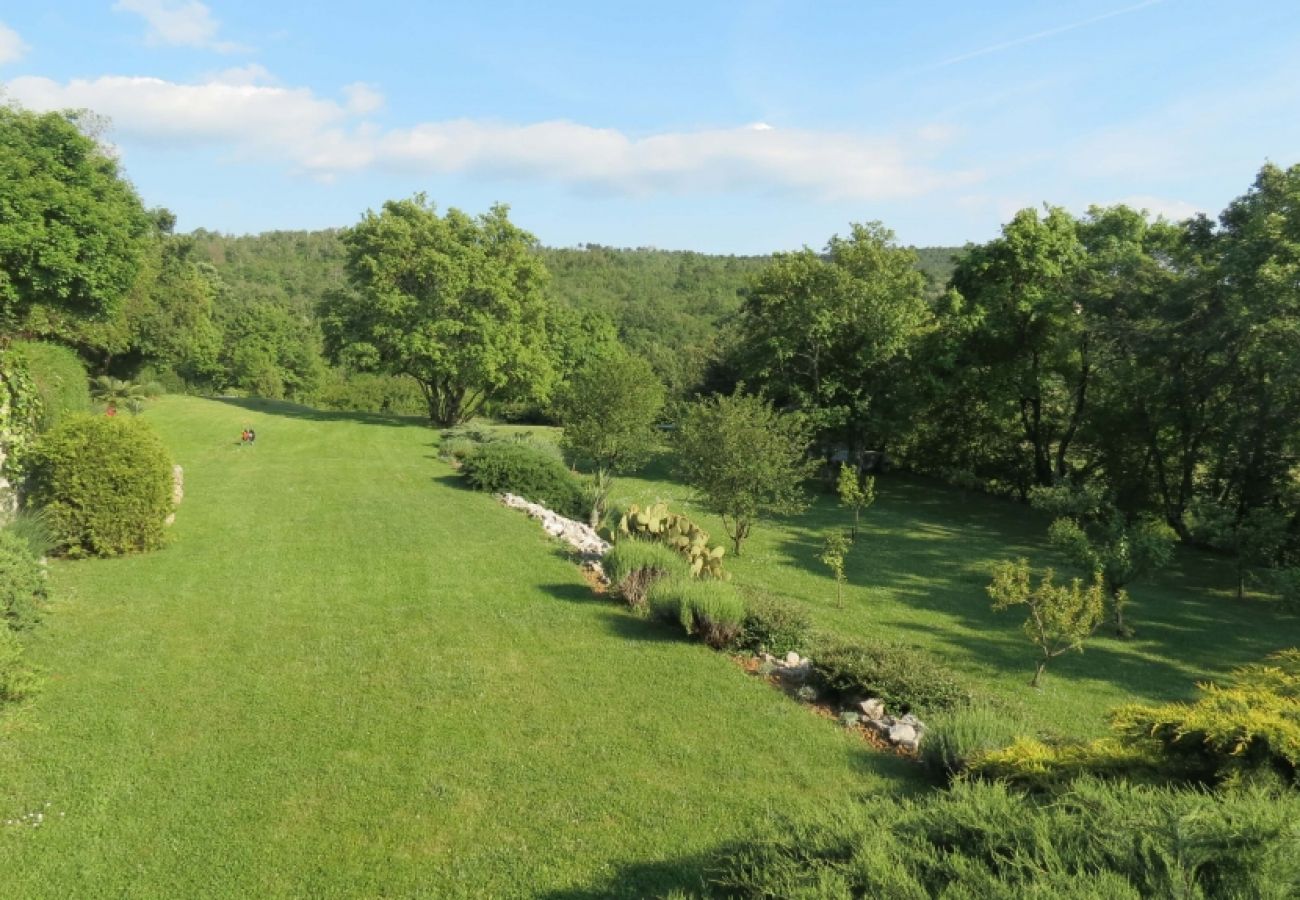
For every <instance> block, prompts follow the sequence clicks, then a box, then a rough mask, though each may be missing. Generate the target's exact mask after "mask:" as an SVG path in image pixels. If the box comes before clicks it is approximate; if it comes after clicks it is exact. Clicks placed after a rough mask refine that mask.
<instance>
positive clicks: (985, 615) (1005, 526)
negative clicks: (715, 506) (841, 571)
mask: <svg viewBox="0 0 1300 900" xmlns="http://www.w3.org/2000/svg"><path fill="white" fill-rule="evenodd" d="M657 469H658V470H659V471H658V472H657V473H656V472H655V471H654V469H652V471H651V472H650V473H648V474H647V477H644V478H641V479H631V478H628V479H621V480H620V481H619V482H618V483H617V484H616V486H615V490H614V497H613V501H614V502H615V503H616V504H623V505H625V504H627V503H633V502H636V503H643V504H644V503H647V502H654V501H656V500H666V501H669V502H670V503H671V504H672V505H673V506H674V508H678V509H681V510H682V511H689V512H690V513H691V515H692V517H694V518H696V519H697V520H699V521H700V522H701V524H702V525H704V527H706V528H708V529H709V530H710V531H711V532H712V533H713V534H715V535H716V536H717V537H719V538H722V537H723V535H724V531H723V528H722V525H721V522H720V521H719V520H718V519H716V518H715V517H712V516H709V515H708V514H706V513H703V512H701V511H699V510H698V509H696V508H694V507H693V504H692V503H691V491H690V490H689V489H688V488H686V487H684V486H682V485H680V484H676V483H674V482H673V481H671V480H670V479H669V478H668V477H666V475H665V473H664V471H663V463H662V461H661V462H660V463H659V464H658V466H657ZM876 493H877V500H876V502H875V504H874V505H873V506H872V507H870V508H869V509H868V510H867V511H866V512H865V513H864V514H863V530H862V533H861V534H860V536H859V539H858V542H857V544H856V545H855V546H854V547H853V548H852V550H851V551H850V553H849V556H848V558H847V560H846V566H845V572H846V575H847V578H848V582H849V584H848V587H847V588H846V590H845V599H844V605H843V608H840V607H837V605H836V603H835V582H834V580H833V579H832V577H831V575H830V573H829V571H828V570H827V568H826V567H825V566H824V565H823V564H821V563H820V562H818V561H817V555H818V553H819V552H820V550H821V546H822V536H823V535H824V534H825V533H826V532H827V531H828V530H830V529H834V528H839V529H844V530H847V529H848V527H849V526H850V525H851V523H852V513H851V512H850V511H848V510H846V509H844V508H842V507H840V506H839V505H838V502H837V501H836V499H835V498H834V497H833V496H829V495H821V496H818V497H817V498H816V501H815V503H814V504H813V506H812V508H811V509H809V510H808V511H807V512H805V513H803V514H802V515H799V516H796V517H791V518H789V519H784V520H782V521H779V522H776V523H770V522H769V523H762V524H760V525H759V526H758V527H757V528H756V529H755V531H754V534H753V537H752V538H751V539H750V540H749V541H748V542H747V543H746V545H745V547H744V550H743V556H742V557H741V558H740V559H734V558H732V557H730V556H728V557H727V560H726V562H727V566H728V569H729V570H730V571H732V572H733V574H734V577H735V579H736V580H737V582H738V583H740V584H742V585H754V586H758V587H762V588H764V589H766V590H769V591H771V592H774V593H778V594H784V595H786V596H788V597H793V598H796V599H798V600H800V601H802V602H803V603H805V604H806V605H807V606H808V608H809V610H810V612H811V613H812V616H813V619H814V621H815V622H816V623H817V624H818V625H820V626H822V627H824V628H827V629H830V630H833V631H836V632H838V633H841V634H844V635H869V636H874V637H879V638H884V639H886V640H894V641H899V642H902V643H907V644H912V645H915V646H920V647H926V648H928V649H930V650H933V651H935V652H936V653H938V654H939V655H940V656H941V657H942V658H943V659H945V660H946V661H947V662H948V663H949V664H950V665H952V666H953V667H954V668H955V669H957V670H959V671H961V672H964V673H965V674H966V676H967V677H968V679H969V680H970V682H971V683H972V684H974V685H975V686H977V687H978V688H979V689H980V690H981V691H983V692H985V693H988V694H991V695H993V696H995V697H997V698H1000V699H1001V700H1002V701H1003V703H1004V705H1005V706H1006V707H1007V708H1008V709H1009V710H1010V712H1011V714H1013V715H1015V716H1016V717H1017V718H1018V719H1019V720H1020V721H1021V722H1023V723H1024V725H1025V727H1026V729H1027V730H1030V731H1039V732H1043V733H1048V734H1056V735H1064V736H1078V737H1083V736H1092V735H1099V734H1102V733H1105V732H1106V730H1107V728H1106V721H1105V713H1106V711H1107V710H1109V709H1110V708H1112V707H1114V706H1117V705H1119V704H1122V703H1128V702H1134V701H1147V700H1150V701H1165V700H1181V699H1187V698H1190V697H1192V696H1193V695H1194V683H1195V682H1196V681H1198V680H1203V679H1206V678H1212V677H1214V676H1216V675H1221V674H1223V673H1226V672H1228V671H1229V670H1230V669H1232V668H1234V667H1236V666H1239V665H1242V664H1244V663H1247V662H1254V661H1257V660H1259V659H1260V658H1261V657H1263V656H1264V655H1265V654H1267V653H1270V652H1272V651H1274V650H1278V649H1282V648H1284V647H1294V646H1300V620H1297V618H1296V617H1294V616H1284V615H1282V614H1280V613H1279V612H1278V611H1277V609H1276V608H1272V607H1271V605H1270V604H1268V603H1264V602H1261V598H1254V599H1248V600H1247V601H1246V602H1237V601H1236V599H1235V596H1234V594H1233V590H1234V588H1233V584H1232V575H1231V566H1230V563H1229V562H1228V561H1227V560H1224V559H1220V558H1217V557H1214V556H1210V555H1207V554H1204V553H1200V552H1195V551H1180V552H1179V553H1178V555H1177V556H1176V558H1175V561H1174V564H1173V565H1171V566H1170V567H1169V568H1168V569H1167V570H1165V571H1163V572H1160V573H1157V575H1156V576H1155V577H1154V578H1151V579H1149V580H1143V581H1139V582H1138V583H1136V584H1134V585H1132V586H1130V589H1129V590H1130V593H1131V594H1132V598H1133V602H1132V605H1131V606H1130V608H1129V611H1128V613H1127V617H1128V618H1129V619H1130V621H1131V622H1132V624H1133V625H1134V626H1135V627H1136V629H1137V635H1136V637H1135V638H1133V639H1131V640H1120V639H1117V638H1115V637H1113V636H1111V634H1112V632H1110V631H1108V630H1105V629H1104V626H1103V630H1102V631H1101V632H1099V633H1098V635H1097V636H1095V637H1094V638H1093V639H1092V640H1091V641H1089V642H1088V644H1087V647H1086V649H1085V651H1084V652H1083V653H1082V654H1077V653H1071V654H1067V655H1065V656H1062V657H1059V658H1057V659H1055V660H1053V661H1052V663H1051V664H1050V666H1049V667H1048V670H1047V674H1046V676H1045V677H1044V681H1043V687H1042V689H1041V690H1037V691H1035V690H1032V689H1030V688H1029V687H1027V683H1028V681H1029V678H1030V676H1031V675H1032V674H1033V663H1034V650H1033V648H1032V646H1031V645H1030V644H1029V642H1028V640H1027V639H1026V638H1025V636H1024V634H1023V632H1022V631H1021V624H1022V623H1023V621H1024V611H1023V610H1019V611H1007V612H1004V613H994V612H993V611H992V610H991V609H990V601H989V598H988V595H987V593H985V587H986V586H987V585H988V583H989V580H990V577H991V572H992V567H993V564H994V563H995V562H997V561H998V560H1000V559H1006V558H1011V557H1015V556H1027V557H1028V558H1029V559H1030V561H1031V562H1032V563H1033V564H1034V565H1036V566H1054V567H1055V568H1056V569H1057V571H1058V579H1057V580H1058V582H1060V581H1061V580H1063V579H1064V578H1065V577H1068V576H1071V575H1075V574H1080V573H1076V572H1072V571H1071V570H1070V567H1069V565H1068V563H1067V562H1066V561H1065V560H1064V559H1063V558H1061V557H1060V556H1058V555H1057V554H1056V553H1055V552H1054V551H1053V550H1052V549H1051V548H1050V547H1049V546H1048V544H1047V540H1046V532H1047V527H1048V525H1049V523H1050V521H1049V519H1048V518H1046V517H1044V516H1043V515H1041V514H1039V513H1037V512H1036V511H1034V510H1031V509H1028V508H1026V507H1024V506H1022V505H1019V504H1015V503H1011V502H1009V501H1003V500H998V499H994V498H989V497H985V496H982V495H978V494H971V493H966V492H963V491H960V490H956V489H953V488H948V487H945V486H943V485H940V484H936V483H934V482H932V481H928V480H923V479H915V478H909V477H907V476H905V475H900V474H889V475H885V476H883V477H881V478H878V479H877V484H876Z"/></svg>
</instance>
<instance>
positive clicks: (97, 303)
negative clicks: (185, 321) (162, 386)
mask: <svg viewBox="0 0 1300 900" xmlns="http://www.w3.org/2000/svg"><path fill="white" fill-rule="evenodd" d="M85 121H86V117H85V116H84V115H82V114H77V113H44V114H38V113H34V112H28V111H26V110H22V109H19V108H16V107H13V106H0V334H13V333H15V332H18V331H23V332H29V333H40V334H47V335H49V336H54V337H57V336H59V335H57V334H51V331H52V326H53V325H54V324H57V323H58V322H61V321H64V320H66V319H69V318H71V319H73V320H81V319H90V320H94V319H104V318H107V317H109V316H110V315H111V314H112V313H113V312H114V311H115V310H116V309H117V308H118V306H119V305H120V303H121V302H122V299H123V298H124V297H125V296H126V295H127V293H128V292H129V291H130V290H131V288H132V286H133V285H134V284H135V281H136V276H137V274H138V272H139V270H140V266H141V261H142V256H143V254H144V252H145V247H146V241H147V239H148V236H149V234H150V233H151V230H152V228H153V222H152V220H151V219H150V218H149V216H148V214H147V213H146V212H145V210H144V207H143V206H142V205H141V203H140V198H139V197H138V196H137V195H136V193H135V190H134V189H133V188H132V187H131V185H130V184H129V183H128V182H127V181H126V180H125V179H124V178H123V177H122V175H121V173H120V172H119V171H118V166H117V162H116V161H115V160H114V159H113V158H112V157H110V156H108V155H107V154H106V153H105V152H104V151H103V149H102V148H101V147H100V145H99V144H98V143H97V142H96V141H95V140H94V139H93V138H92V137H90V136H89V135H87V134H86V133H84V132H83V130H82V127H81V126H82V124H83V122H85ZM47 326H51V327H47Z"/></svg>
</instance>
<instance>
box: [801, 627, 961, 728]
mask: <svg viewBox="0 0 1300 900" xmlns="http://www.w3.org/2000/svg"><path fill="white" fill-rule="evenodd" d="M809 655H810V656H811V657H812V665H813V674H814V675H815V676H816V677H817V679H818V680H819V681H820V682H821V683H822V685H824V686H825V687H826V688H828V689H829V690H831V691H832V692H834V693H836V694H838V695H839V696H840V697H842V698H845V699H856V698H863V697H879V698H880V699H881V700H884V701H885V704H886V705H887V706H888V707H889V709H890V710H891V711H899V712H907V711H909V710H910V711H916V710H925V711H931V712H932V711H935V710H940V709H950V708H952V707H955V706H960V705H961V704H963V703H965V702H967V701H968V700H969V699H970V693H969V691H967V689H966V688H965V687H964V686H963V685H962V683H961V682H960V681H959V680H958V678H957V676H956V675H954V674H953V673H952V671H950V670H949V669H948V668H947V667H946V666H944V665H943V663H941V662H939V660H938V658H936V657H935V656H933V655H932V654H930V653H928V652H926V651H924V650H920V649H918V648H914V647H904V646H901V645H899V644H888V643H882V642H877V641H848V640H843V639H841V638H836V637H823V638H822V639H821V640H819V641H818V642H817V645H816V646H815V647H814V648H813V649H812V650H811V652H810V654H809Z"/></svg>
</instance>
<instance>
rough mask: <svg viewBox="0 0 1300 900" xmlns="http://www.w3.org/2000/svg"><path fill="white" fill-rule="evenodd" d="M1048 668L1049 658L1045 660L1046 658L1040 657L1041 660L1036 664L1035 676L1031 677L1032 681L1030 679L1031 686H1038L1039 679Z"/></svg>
mask: <svg viewBox="0 0 1300 900" xmlns="http://www.w3.org/2000/svg"><path fill="white" fill-rule="evenodd" d="M1046 668H1047V660H1045V659H1040V660H1039V661H1038V662H1037V663H1036V664H1035V665H1034V677H1033V678H1032V679H1030V681H1029V686H1030V687H1033V688H1036V687H1038V680H1039V679H1040V678H1042V677H1043V671H1044V670H1045V669H1046Z"/></svg>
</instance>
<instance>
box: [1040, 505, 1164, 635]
mask: <svg viewBox="0 0 1300 900" xmlns="http://www.w3.org/2000/svg"><path fill="white" fill-rule="evenodd" d="M1030 496H1031V500H1032V502H1033V503H1034V505H1035V506H1037V507H1039V508H1040V509H1045V510H1047V511H1049V512H1053V513H1056V514H1057V515H1058V516H1060V518H1057V519H1056V520H1055V521H1054V522H1053V523H1052V525H1051V528H1049V529H1048V539H1049V540H1050V541H1051V542H1052V545H1053V546H1054V547H1056V548H1057V549H1058V550H1060V551H1061V552H1062V553H1063V554H1065V555H1066V556H1067V557H1068V558H1069V559H1070V560H1071V561H1072V562H1073V563H1074V564H1075V565H1077V566H1079V567H1080V568H1081V569H1083V570H1084V571H1085V572H1096V573H1100V575H1101V578H1102V583H1103V586H1104V587H1105V592H1106V598H1107V600H1109V602H1110V603H1111V606H1112V611H1113V615H1114V620H1115V628H1116V631H1117V633H1118V634H1119V635H1120V636H1121V637H1128V636H1129V635H1131V634H1132V629H1131V628H1130V627H1129V625H1128V623H1127V622H1126V621H1125V619H1124V608H1125V603H1126V601H1127V599H1128V595H1127V593H1125V590H1124V589H1125V588H1126V587H1127V586H1128V585H1129V584H1131V583H1132V582H1134V581H1136V580H1137V579H1139V578H1142V577H1144V576H1146V575H1148V574H1150V573H1151V572H1153V571H1155V570H1157V569H1160V568H1163V567H1164V566H1166V565H1168V563H1169V560H1170V559H1171V558H1172V557H1173V552H1174V541H1175V540H1176V539H1177V535H1175V533H1174V530H1173V529H1172V528H1170V527H1169V526H1168V525H1167V524H1165V523H1164V522H1161V521H1159V520H1157V519H1155V518H1153V517H1151V516H1145V515H1144V516H1140V517H1139V518H1138V519H1137V521H1134V522H1130V521H1128V520H1127V519H1126V517H1125V516H1124V515H1123V514H1122V513H1121V512H1120V511H1119V510H1118V509H1117V508H1116V507H1115V506H1114V505H1113V504H1111V503H1110V502H1109V500H1107V499H1105V498H1104V497H1103V496H1101V494H1100V491H1099V489H1097V488H1096V487H1095V486H1094V487H1093V488H1092V489H1091V490H1082V491H1079V490H1071V489H1069V488H1062V487H1055V488H1038V489H1036V490H1035V491H1033V492H1031V495H1030Z"/></svg>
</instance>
